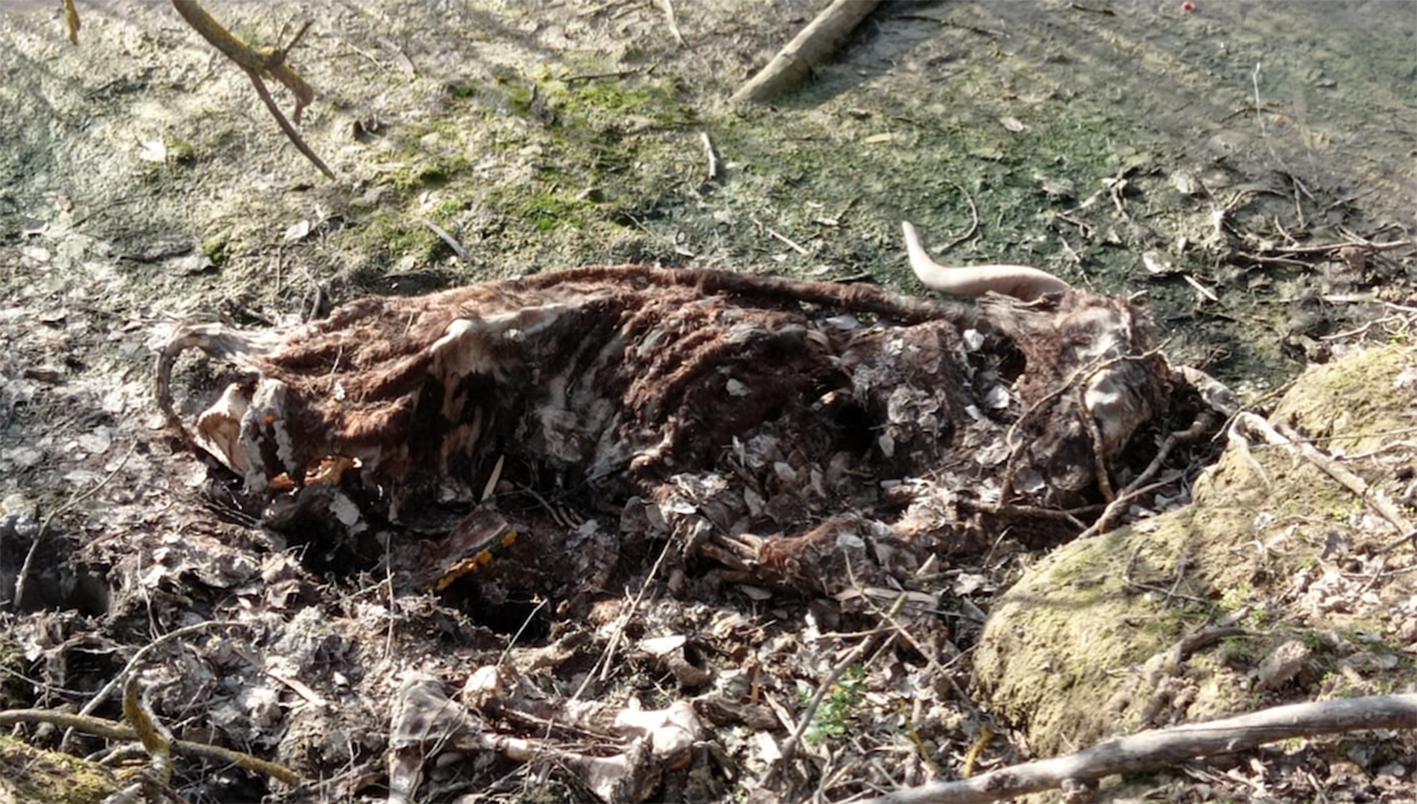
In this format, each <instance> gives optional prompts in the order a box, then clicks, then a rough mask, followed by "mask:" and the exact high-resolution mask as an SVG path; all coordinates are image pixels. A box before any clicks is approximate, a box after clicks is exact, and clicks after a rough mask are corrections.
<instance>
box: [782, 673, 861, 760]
mask: <svg viewBox="0 0 1417 804" xmlns="http://www.w3.org/2000/svg"><path fill="white" fill-rule="evenodd" d="M865 677H866V669H865V668H863V667H862V666H861V665H859V664H853V665H852V666H850V667H848V668H847V669H846V672H844V673H842V674H841V678H839V679H837V681H836V683H835V684H833V685H832V688H831V690H830V691H829V692H827V694H826V696H825V697H823V698H822V703H821V705H820V706H818V707H817V713H816V714H815V715H813V716H812V725H811V726H810V727H809V728H808V729H807V735H806V739H807V742H808V743H812V744H815V743H818V742H821V741H822V740H824V739H827V738H829V737H840V736H842V735H843V734H846V727H847V724H848V723H850V721H851V718H852V714H851V710H852V708H853V707H855V706H856V705H857V704H859V703H861V690H862V689H863V688H864V685H863V684H862V683H861V682H862V679H864V678H865ZM815 692H816V690H815V689H813V688H812V687H811V685H808V684H805V683H800V684H799V685H798V687H797V698H798V703H799V704H800V705H802V706H804V707H805V706H806V705H807V704H808V703H809V702H810V701H811V700H812V696H813V695H814V694H815Z"/></svg>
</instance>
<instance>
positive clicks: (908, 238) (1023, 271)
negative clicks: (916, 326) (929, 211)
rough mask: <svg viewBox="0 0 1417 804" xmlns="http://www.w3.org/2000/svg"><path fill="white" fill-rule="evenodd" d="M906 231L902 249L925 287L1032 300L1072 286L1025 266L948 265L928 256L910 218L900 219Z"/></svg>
mask: <svg viewBox="0 0 1417 804" xmlns="http://www.w3.org/2000/svg"><path fill="white" fill-rule="evenodd" d="M900 228H901V229H902V230H904V232H905V251H906V253H907V254H909V255H910V267H911V269H912V270H914V271H915V276H916V278H918V279H919V280H920V281H921V282H924V283H925V285H926V286H927V287H931V288H934V289H935V290H938V291H940V292H941V293H950V294H953V295H955V296H983V295H984V294H985V293H988V292H989V291H991V290H992V291H994V292H995V293H1002V294H1004V295H1006V296H1013V297H1014V298H1016V299H1021V300H1023V301H1033V300H1034V299H1036V298H1038V297H1039V296H1042V295H1044V294H1045V293H1063V292H1066V291H1069V290H1072V286H1071V285H1069V284H1068V283H1067V282H1064V281H1063V280H1061V279H1059V278H1058V277H1056V276H1053V275H1052V274H1050V273H1048V272H1047V271H1040V270H1039V269H1037V268H1030V267H1028V266H1027V265H971V266H967V267H958V268H955V267H949V266H944V265H940V264H939V263H937V262H935V261H934V260H932V259H930V255H929V254H927V253H925V248H924V246H921V245H920V236H919V235H917V234H916V233H915V227H914V226H911V225H910V222H909V221H901V222H900Z"/></svg>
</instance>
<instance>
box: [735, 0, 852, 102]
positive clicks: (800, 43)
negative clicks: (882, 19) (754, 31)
mask: <svg viewBox="0 0 1417 804" xmlns="http://www.w3.org/2000/svg"><path fill="white" fill-rule="evenodd" d="M878 2H879V0H832V4H831V5H829V6H827V7H826V9H825V10H823V11H822V13H820V14H818V15H817V18H816V19H814V20H812V22H811V23H810V24H809V25H808V26H807V27H806V28H803V29H802V31H801V33H798V34H797V36H795V37H793V39H792V41H791V42H788V43H787V46H786V47H784V48H783V49H782V50H780V51H778V53H777V55H776V56H773V58H772V61H770V62H768V65H767V66H766V67H764V68H763V69H762V70H760V71H758V74H757V75H755V76H753V77H752V79H750V80H749V81H748V83H746V84H744V85H743V86H742V87H741V88H740V89H739V90H738V91H737V92H735V93H733V96H732V97H731V98H729V100H730V101H731V102H733V103H767V102H768V101H770V100H772V99H773V98H775V97H777V96H778V95H781V94H782V93H784V92H786V91H787V90H789V89H791V88H792V87H794V86H796V85H797V83H798V82H800V81H801V80H802V79H803V78H805V77H806V76H807V73H808V72H810V71H811V69H812V66H813V65H814V64H816V63H817V62H819V61H821V60H822V58H823V57H824V56H826V55H827V53H829V52H831V50H832V49H833V48H835V47H836V45H837V43H838V42H840V41H841V39H842V38H843V37H845V36H846V35H847V34H848V33H850V32H851V29H853V28H855V27H856V26H857V25H858V24H860V22H861V20H863V19H865V18H866V15H868V14H870V13H871V12H872V11H874V10H875V8H876V5H877V3H878Z"/></svg>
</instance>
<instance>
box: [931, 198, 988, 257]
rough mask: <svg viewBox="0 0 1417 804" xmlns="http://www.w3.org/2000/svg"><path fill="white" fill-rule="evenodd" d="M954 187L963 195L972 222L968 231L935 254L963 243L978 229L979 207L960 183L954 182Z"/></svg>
mask: <svg viewBox="0 0 1417 804" xmlns="http://www.w3.org/2000/svg"><path fill="white" fill-rule="evenodd" d="M951 183H953V182H951ZM955 189H956V190H959V194H960V195H962V196H964V200H965V201H966V202H968V204H969V217H970V218H971V220H972V222H971V223H970V224H969V231H967V232H965V233H964V234H962V235H960V236H959V237H956V238H955V239H953V240H951V241H950V242H948V243H946V244H944V245H943V246H941V247H940V248H939V249H937V250H936V251H935V253H936V254H943V253H945V252H946V251H949V250H950V249H952V248H954V247H955V246H957V245H959V244H960V243H963V242H964V241H966V240H968V239H969V238H971V237H974V235H975V234H976V233H978V231H979V207H977V206H975V205H974V198H973V197H972V196H970V194H969V192H968V191H967V190H965V189H964V187H963V186H962V185H959V184H955Z"/></svg>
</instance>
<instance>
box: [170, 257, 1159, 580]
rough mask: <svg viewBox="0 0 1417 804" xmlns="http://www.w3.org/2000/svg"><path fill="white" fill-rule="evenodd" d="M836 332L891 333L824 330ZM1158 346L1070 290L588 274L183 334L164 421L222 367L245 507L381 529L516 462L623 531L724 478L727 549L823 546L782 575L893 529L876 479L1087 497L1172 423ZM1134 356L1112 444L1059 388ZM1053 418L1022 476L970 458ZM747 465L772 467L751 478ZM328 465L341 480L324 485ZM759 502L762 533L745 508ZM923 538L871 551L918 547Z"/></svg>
mask: <svg viewBox="0 0 1417 804" xmlns="http://www.w3.org/2000/svg"><path fill="white" fill-rule="evenodd" d="M845 313H850V314H853V315H856V316H859V317H862V318H865V319H868V320H869V319H870V318H876V319H877V323H876V324H874V325H868V326H862V327H858V328H855V329H842V328H841V327H839V326H837V325H834V324H832V323H828V321H827V319H828V318H829V317H831V316H838V315H841V314H845ZM965 329H973V330H976V331H979V332H982V333H984V335H985V344H984V346H983V347H982V349H981V350H980V351H978V352H974V353H970V352H969V351H968V350H966V348H965V347H964V342H963V340H962V338H961V335H960V333H961V332H963V331H964V330H965ZM1153 345H1154V336H1153V334H1152V331H1151V326H1150V323H1149V321H1148V319H1147V317H1146V316H1145V314H1144V313H1143V312H1142V311H1141V310H1139V309H1137V308H1136V307H1134V306H1133V305H1132V304H1130V303H1129V302H1127V301H1126V300H1124V299H1111V298H1104V297H1099V296H1094V295H1090V294H1084V293H1079V292H1071V293H1067V294H1063V295H1061V296H1060V297H1055V298H1053V299H1051V300H1049V301H1045V302H1038V303H1035V304H1034V305H1030V306H1024V305H1021V304H1019V303H1017V302H1014V301H1012V300H1007V299H1003V298H987V299H985V300H982V301H981V302H980V303H979V304H978V305H976V306H969V305H963V304H957V303H951V302H939V301H930V300H925V299H917V298H911V297H906V296H900V295H896V294H893V293H889V292H887V291H884V290H881V289H880V288H877V287H874V286H870V285H835V284H828V283H813V282H801V281H794V280H784V279H777V278H767V277H758V276H751V275H747V274H735V273H725V272H713V271H689V270H668V269H660V268H652V267H646V266H617V267H591V268H582V269H576V270H572V271H564V272H559V273H548V274H542V275H537V276H533V277H530V278H526V279H522V280H514V281H502V282H487V283H482V284H477V285H471V286H468V287H463V288H458V289H456V290H450V291H446V292H443V293H439V294H434V295H431V296H425V297H419V298H370V299H362V300H359V301H355V302H351V303H349V304H346V305H344V306H342V307H340V308H338V309H337V310H335V311H334V312H333V313H332V314H331V315H330V316H329V318H327V319H325V320H323V321H318V322H314V323H312V324H309V325H305V326H300V327H293V328H290V329H286V330H279V331H275V332H268V333H259V334H248V333H238V332H234V331H232V330H228V329H225V328H221V327H213V326H212V325H200V326H197V327H189V328H186V329H184V330H182V331H179V332H178V333H177V334H175V335H174V337H173V340H172V342H171V344H170V345H169V348H168V350H167V351H166V352H165V353H164V355H163V358H162V361H161V362H160V371H159V398H160V400H162V401H163V402H164V405H165V406H167V407H169V408H170V404H171V400H170V394H169V389H168V384H169V375H170V371H171V368H172V364H173V362H174V361H175V359H176V357H177V355H178V354H179V353H180V352H181V351H182V350H183V349H186V348H189V347H192V346H196V347H198V348H201V349H203V350H204V351H207V352H209V353H211V354H213V355H216V356H219V357H221V358H223V359H225V360H227V361H228V362H230V363H231V364H233V365H234V366H236V367H237V368H238V369H240V370H242V371H244V372H247V373H248V376H247V378H246V380H245V384H243V385H242V386H241V389H242V390H243V391H244V390H245V389H248V388H249V389H251V390H250V391H249V393H250V397H249V399H250V409H249V410H246V411H245V412H244V413H243V414H242V421H241V429H240V432H241V445H242V447H243V448H244V450H245V453H244V454H245V456H246V457H248V458H249V457H252V456H254V460H253V461H252V464H253V465H252V466H251V467H250V468H249V469H248V470H247V474H246V481H247V487H248V490H249V491H252V492H253V493H257V494H269V493H271V492H270V491H268V490H267V487H268V486H269V484H270V481H271V479H272V478H276V477H278V476H281V475H287V476H288V477H290V478H292V479H294V480H295V482H296V483H297V485H300V486H305V485H306V484H309V483H312V482H315V481H321V482H322V487H323V488H325V489H326V490H325V491H322V492H319V494H321V495H324V496H318V497H313V496H312V497H311V499H312V500H315V501H316V502H318V503H320V504H325V502H326V501H329V500H330V499H332V498H331V497H330V495H331V494H334V493H335V492H334V491H333V490H331V488H330V487H331V486H333V485H334V484H333V483H331V482H330V481H331V480H338V487H339V491H340V492H341V493H343V494H346V495H348V497H349V498H350V499H351V500H353V501H354V502H355V503H357V504H358V506H359V507H360V508H361V509H362V510H363V512H364V513H365V514H366V515H371V516H374V517H376V519H385V518H388V519H394V520H397V519H400V518H406V517H407V516H409V515H410V514H411V513H412V512H422V513H426V512H427V511H428V510H430V509H433V508H437V507H438V505H439V504H441V502H443V501H446V498H447V497H448V490H449V489H450V488H451V489H458V488H461V489H464V491H463V492H460V493H458V494H455V495H453V496H454V503H455V504H454V505H453V506H452V507H453V508H456V507H457V505H456V503H457V502H458V501H462V502H463V503H464V507H465V504H466V503H467V502H473V501H475V498H476V495H477V492H478V491H480V489H481V488H482V486H483V485H484V484H485V483H486V481H487V478H488V474H489V472H490V471H491V467H492V464H493V462H495V461H496V460H497V459H498V458H499V457H503V458H504V463H505V466H506V467H507V474H506V475H505V476H504V479H512V480H515V481H516V482H519V483H523V484H526V485H530V486H539V485H544V484H545V483H548V482H550V483H552V484H555V485H556V486H557V487H558V488H563V489H572V490H578V491H577V497H576V498H577V499H578V500H579V501H581V503H583V504H588V505H591V506H598V507H601V508H606V507H610V508H615V509H617V510H618V507H619V506H620V505H621V504H623V502H624V501H625V500H627V499H630V498H632V497H639V498H642V499H650V500H659V501H664V500H669V499H671V498H673V497H674V495H676V494H679V493H681V492H682V491H683V489H684V488H685V487H684V485H683V484H684V482H686V481H685V480H684V478H700V480H703V481H704V482H707V480H708V479H712V478H713V477H715V476H720V475H722V476H724V477H729V478H731V479H732V480H733V484H735V485H733V487H732V490H731V493H727V494H724V493H719V492H715V493H718V494H719V497H720V498H721V500H722V502H721V503H715V504H713V505H708V504H707V503H705V505H706V507H705V508H704V509H703V510H704V511H709V510H717V511H719V514H718V515H716V516H717V520H715V522H716V524H715V525H714V527H715V529H716V530H717V531H722V532H726V531H727V530H729V529H732V528H735V527H742V526H743V524H744V523H745V522H746V523H747V525H748V526H749V527H750V528H751V529H752V530H754V531H756V532H775V531H777V532H799V533H808V534H809V537H803V538H805V539H806V542H802V541H801V539H799V540H797V541H786V542H783V543H782V545H781V546H780V548H779V549H777V550H776V552H775V553H774V555H773V561H775V562H777V563H778V564H779V565H781V566H784V567H785V566H786V564H787V563H790V562H792V561H797V563H798V564H800V563H801V560H800V558H801V557H798V558H793V557H792V556H791V555H787V554H786V553H784V550H787V552H789V553H790V552H791V551H792V550H791V549H789V548H790V546H791V545H794V544H806V543H809V542H813V538H810V533H811V532H813V527H814V526H817V525H820V526H821V527H818V528H817V531H816V532H818V533H819V535H820V539H817V540H818V541H820V540H822V539H829V540H836V539H837V538H838V536H839V535H840V534H837V533H835V531H834V530H833V527H829V526H828V525H829V523H831V522H834V521H837V518H838V517H839V516H841V515H843V514H844V513H849V514H851V515H856V513H857V512H858V510H861V511H865V512H866V513H871V514H874V515H878V516H890V517H894V516H897V515H898V514H890V513H889V512H890V511H891V510H893V509H894V510H897V511H898V506H899V505H900V504H901V503H900V502H899V501H891V500H888V499H886V498H885V497H883V496H882V494H881V492H880V489H879V483H878V481H879V480H880V479H891V478H905V477H927V476H928V477H935V478H940V477H951V478H956V479H957V480H956V481H954V482H957V484H958V486H959V488H958V492H959V493H960V494H962V495H965V496H969V495H976V496H977V493H978V489H979V487H980V486H981V484H983V483H985V482H986V481H988V482H992V483H994V484H995V486H997V483H998V479H999V476H1000V473H1001V472H1003V471H1004V470H1005V469H1006V468H1007V469H1008V470H1009V471H1012V472H1013V473H1014V474H1015V475H1017V476H1019V477H1024V476H1026V475H1028V476H1032V475H1036V476H1037V477H1038V479H1039V480H1041V482H1042V487H1036V486H1030V487H1027V488H1025V487H1024V486H1023V485H1022V484H1017V483H1016V484H1015V485H1016V487H1019V488H1025V490H1024V491H1023V492H1021V495H1022V499H1023V501H1026V502H1028V503H1030V504H1036V505H1055V506H1056V505H1069V504H1074V503H1076V502H1078V501H1080V500H1082V499H1085V498H1087V496H1088V495H1089V494H1091V493H1093V489H1094V488H1095V480H1096V478H1095V461H1094V459H1093V455H1094V454H1095V452H1096V451H1097V449H1100V450H1101V452H1102V453H1103V455H1104V456H1105V457H1107V458H1111V457H1114V456H1115V455H1116V454H1117V453H1118V452H1119V451H1120V450H1121V449H1122V448H1123V447H1124V446H1125V444H1126V441H1127V439H1128V438H1129V437H1130V435H1131V433H1132V432H1133V431H1135V429H1136V428H1137V427H1139V426H1140V425H1141V424H1143V423H1144V422H1145V421H1147V420H1148V419H1150V418H1151V417H1152V416H1153V415H1154V414H1155V413H1157V412H1159V411H1160V410H1161V409H1162V407H1163V405H1164V399H1165V394H1164V392H1165V382H1166V381H1165V376H1166V373H1165V367H1164V363H1163V362H1162V361H1161V360H1160V358H1157V357H1145V358H1141V357H1136V356H1140V355H1142V354H1143V353H1144V352H1145V351H1146V350H1147V349H1150V348H1152V347H1153ZM1122 355H1132V356H1134V357H1136V359H1133V360H1128V361H1122V362H1119V363H1117V362H1115V361H1114V364H1111V365H1109V367H1107V368H1106V369H1105V371H1104V372H1103V374H1102V375H1101V376H1100V377H1099V378H1097V381H1098V382H1101V381H1102V380H1106V382H1103V383H1102V384H1101V385H1100V386H1099V388H1100V390H1099V391H1098V393H1096V394H1094V395H1093V396H1096V398H1097V399H1098V400H1099V402H1098V404H1099V405H1100V406H1101V407H1099V408H1098V410H1099V411H1100V412H1103V413H1105V416H1106V417H1107V419H1108V421H1106V422H1101V423H1100V424H1101V425H1102V426H1100V427H1099V433H1100V436H1101V437H1102V443H1095V442H1094V436H1093V435H1092V434H1091V433H1090V432H1089V429H1088V427H1087V426H1085V424H1084V419H1083V418H1082V415H1080V410H1079V404H1080V400H1081V398H1082V397H1081V395H1080V394H1078V393H1073V392H1072V391H1068V392H1066V393H1055V391H1058V390H1059V389H1060V388H1063V387H1065V386H1067V384H1068V383H1069V382H1071V381H1072V380H1073V379H1074V375H1075V374H1076V373H1077V372H1078V371H1079V370H1080V369H1084V368H1085V367H1089V366H1091V367H1093V368H1096V367H1097V366H1099V365H1102V364H1103V363H1104V362H1105V361H1108V360H1109V359H1110V358H1115V357H1118V356H1122ZM995 368H998V369H999V370H1000V371H1001V373H1002V374H1005V375H1009V374H1021V376H1019V377H1018V379H1017V381H1016V382H1015V383H1014V384H1013V391H1012V393H1013V394H1014V395H1015V398H1014V400H1013V404H1012V405H1011V407H1010V408H1009V409H1008V410H1004V411H999V412H998V413H997V414H990V413H989V408H988V407H987V405H986V404H985V401H984V397H985V396H986V395H987V394H988V393H989V392H990V390H991V388H990V387H989V386H990V385H991V383H993V384H997V383H996V382H995V381H992V380H988V379H987V378H988V377H989V376H990V372H992V371H994V370H995ZM1088 376H1091V375H1088ZM1003 379H1004V380H1008V379H1010V377H1008V376H1005V377H1003ZM1103 391H1106V392H1107V393H1105V394H1104V393H1102V392H1103ZM993 392H994V393H996V394H997V393H999V390H998V389H993ZM1090 398H1091V397H1090ZM1040 401H1042V404H1040V405H1039V409H1038V410H1034V411H1032V412H1031V413H1029V415H1028V416H1026V417H1025V421H1024V422H1023V423H1022V424H1021V425H1019V426H1018V428H1017V430H1018V433H1017V435H1018V436H1021V438H1020V439H1019V441H1020V443H1021V444H1022V446H1021V447H1020V448H1019V449H1017V450H1016V453H1017V454H1015V455H1014V456H1013V457H1012V458H1011V459H1010V460H1009V461H1008V463H1007V464H1001V463H999V462H998V461H997V460H996V461H993V462H992V463H990V462H987V461H983V460H982V459H977V456H978V455H979V454H981V453H982V452H984V451H986V450H987V449H988V448H989V447H990V446H991V445H997V444H998V443H1000V441H1001V439H1002V438H1003V437H1004V434H1005V433H1006V431H1007V430H1008V428H1009V426H1010V423H1011V420H1012V419H1014V418H1017V417H1018V416H1019V414H1020V413H1022V412H1023V411H1028V410H1029V409H1030V407H1032V406H1034V405H1035V403H1039V402H1040ZM1088 404H1092V403H1091V402H1089V403H1088ZM173 418H174V420H175V419H176V415H175V414H173ZM232 426H234V425H232ZM755 438H756V439H757V441H754V440H753V439H755ZM764 439H767V440H766V441H764ZM882 439H885V440H884V441H883V440H882ZM750 443H752V444H755V445H758V446H755V447H754V449H758V448H759V447H760V446H761V445H763V444H769V445H774V446H771V450H777V452H779V453H781V454H780V455H779V457H778V458H774V459H772V460H771V461H758V462H757V464H754V465H749V464H745V463H743V461H742V459H741V455H743V454H747V453H744V452H743V449H744V447H743V445H745V444H750ZM735 444H736V445H738V446H737V447H735V446H734V445H735ZM735 450H736V451H735ZM356 461H357V462H358V468H345V467H346V466H349V467H352V466H353V462H356ZM758 464H761V465H758ZM779 464H780V465H779ZM228 465H231V462H228ZM336 465H337V466H340V467H341V471H340V472H339V473H338V476H337V477H336V476H334V475H332V474H331V473H330V472H329V469H328V468H329V467H331V466H336ZM321 467H324V468H323V469H322V468H321ZM784 467H786V468H784ZM307 472H309V473H311V474H310V475H307ZM693 482H695V483H697V482H700V481H699V480H696V481H693ZM715 482H716V481H715ZM676 484H677V485H676ZM711 485H712V484H711ZM720 487H721V484H720V485H717V486H714V488H720ZM745 488H746V489H749V490H751V491H752V494H754V495H757V498H759V499H761V500H762V501H764V506H763V507H762V510H759V511H758V512H757V513H753V511H752V510H751V509H753V506H751V505H747V503H745V498H744V496H743V495H744V493H745V492H744V489H745ZM439 489H441V490H442V491H441V492H439ZM308 491H310V492H312V493H313V492H315V487H313V486H312V487H310V488H309V489H308ZM720 491H721V488H720ZM704 493H707V492H704ZM301 494H302V495H304V494H305V492H301ZM440 494H441V497H440ZM329 504H331V505H333V504H334V503H329ZM714 505H717V506H718V507H717V508H714ZM445 507H446V506H445ZM332 510H333V509H332ZM696 515H697V514H696ZM711 518H712V517H711ZM718 520H721V521H718ZM873 527H874V526H873ZM921 527H923V526H921V525H920V524H919V523H918V522H916V523H903V524H902V525H901V529H900V532H898V533H894V534H884V535H882V534H880V533H878V534H877V535H878V536H879V537H880V538H885V539H887V540H891V539H900V538H906V537H909V538H915V537H916V536H917V535H918V531H919V530H920V529H921ZM971 527H975V528H977V527H978V523H975V524H974V525H970V524H969V523H956V524H954V525H951V528H952V529H953V531H954V536H953V537H952V538H955V537H957V538H958V539H959V540H961V541H964V542H969V541H971V539H970V534H969V533H967V532H966V531H968V530H969V528H971ZM877 530H879V529H877ZM532 538H533V539H534V538H535V536H534V534H533V536H532ZM936 541H938V540H936ZM793 549H795V548H793ZM814 549H815V548H814ZM826 551H827V552H831V549H830V545H827V546H826ZM820 560H821V559H813V560H812V563H820ZM809 570H810V568H809ZM784 574H785V575H788V576H810V575H812V574H813V573H812V572H810V571H806V572H803V571H799V570H795V569H794V570H793V571H791V572H786V573H784ZM808 585H811V583H808Z"/></svg>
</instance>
